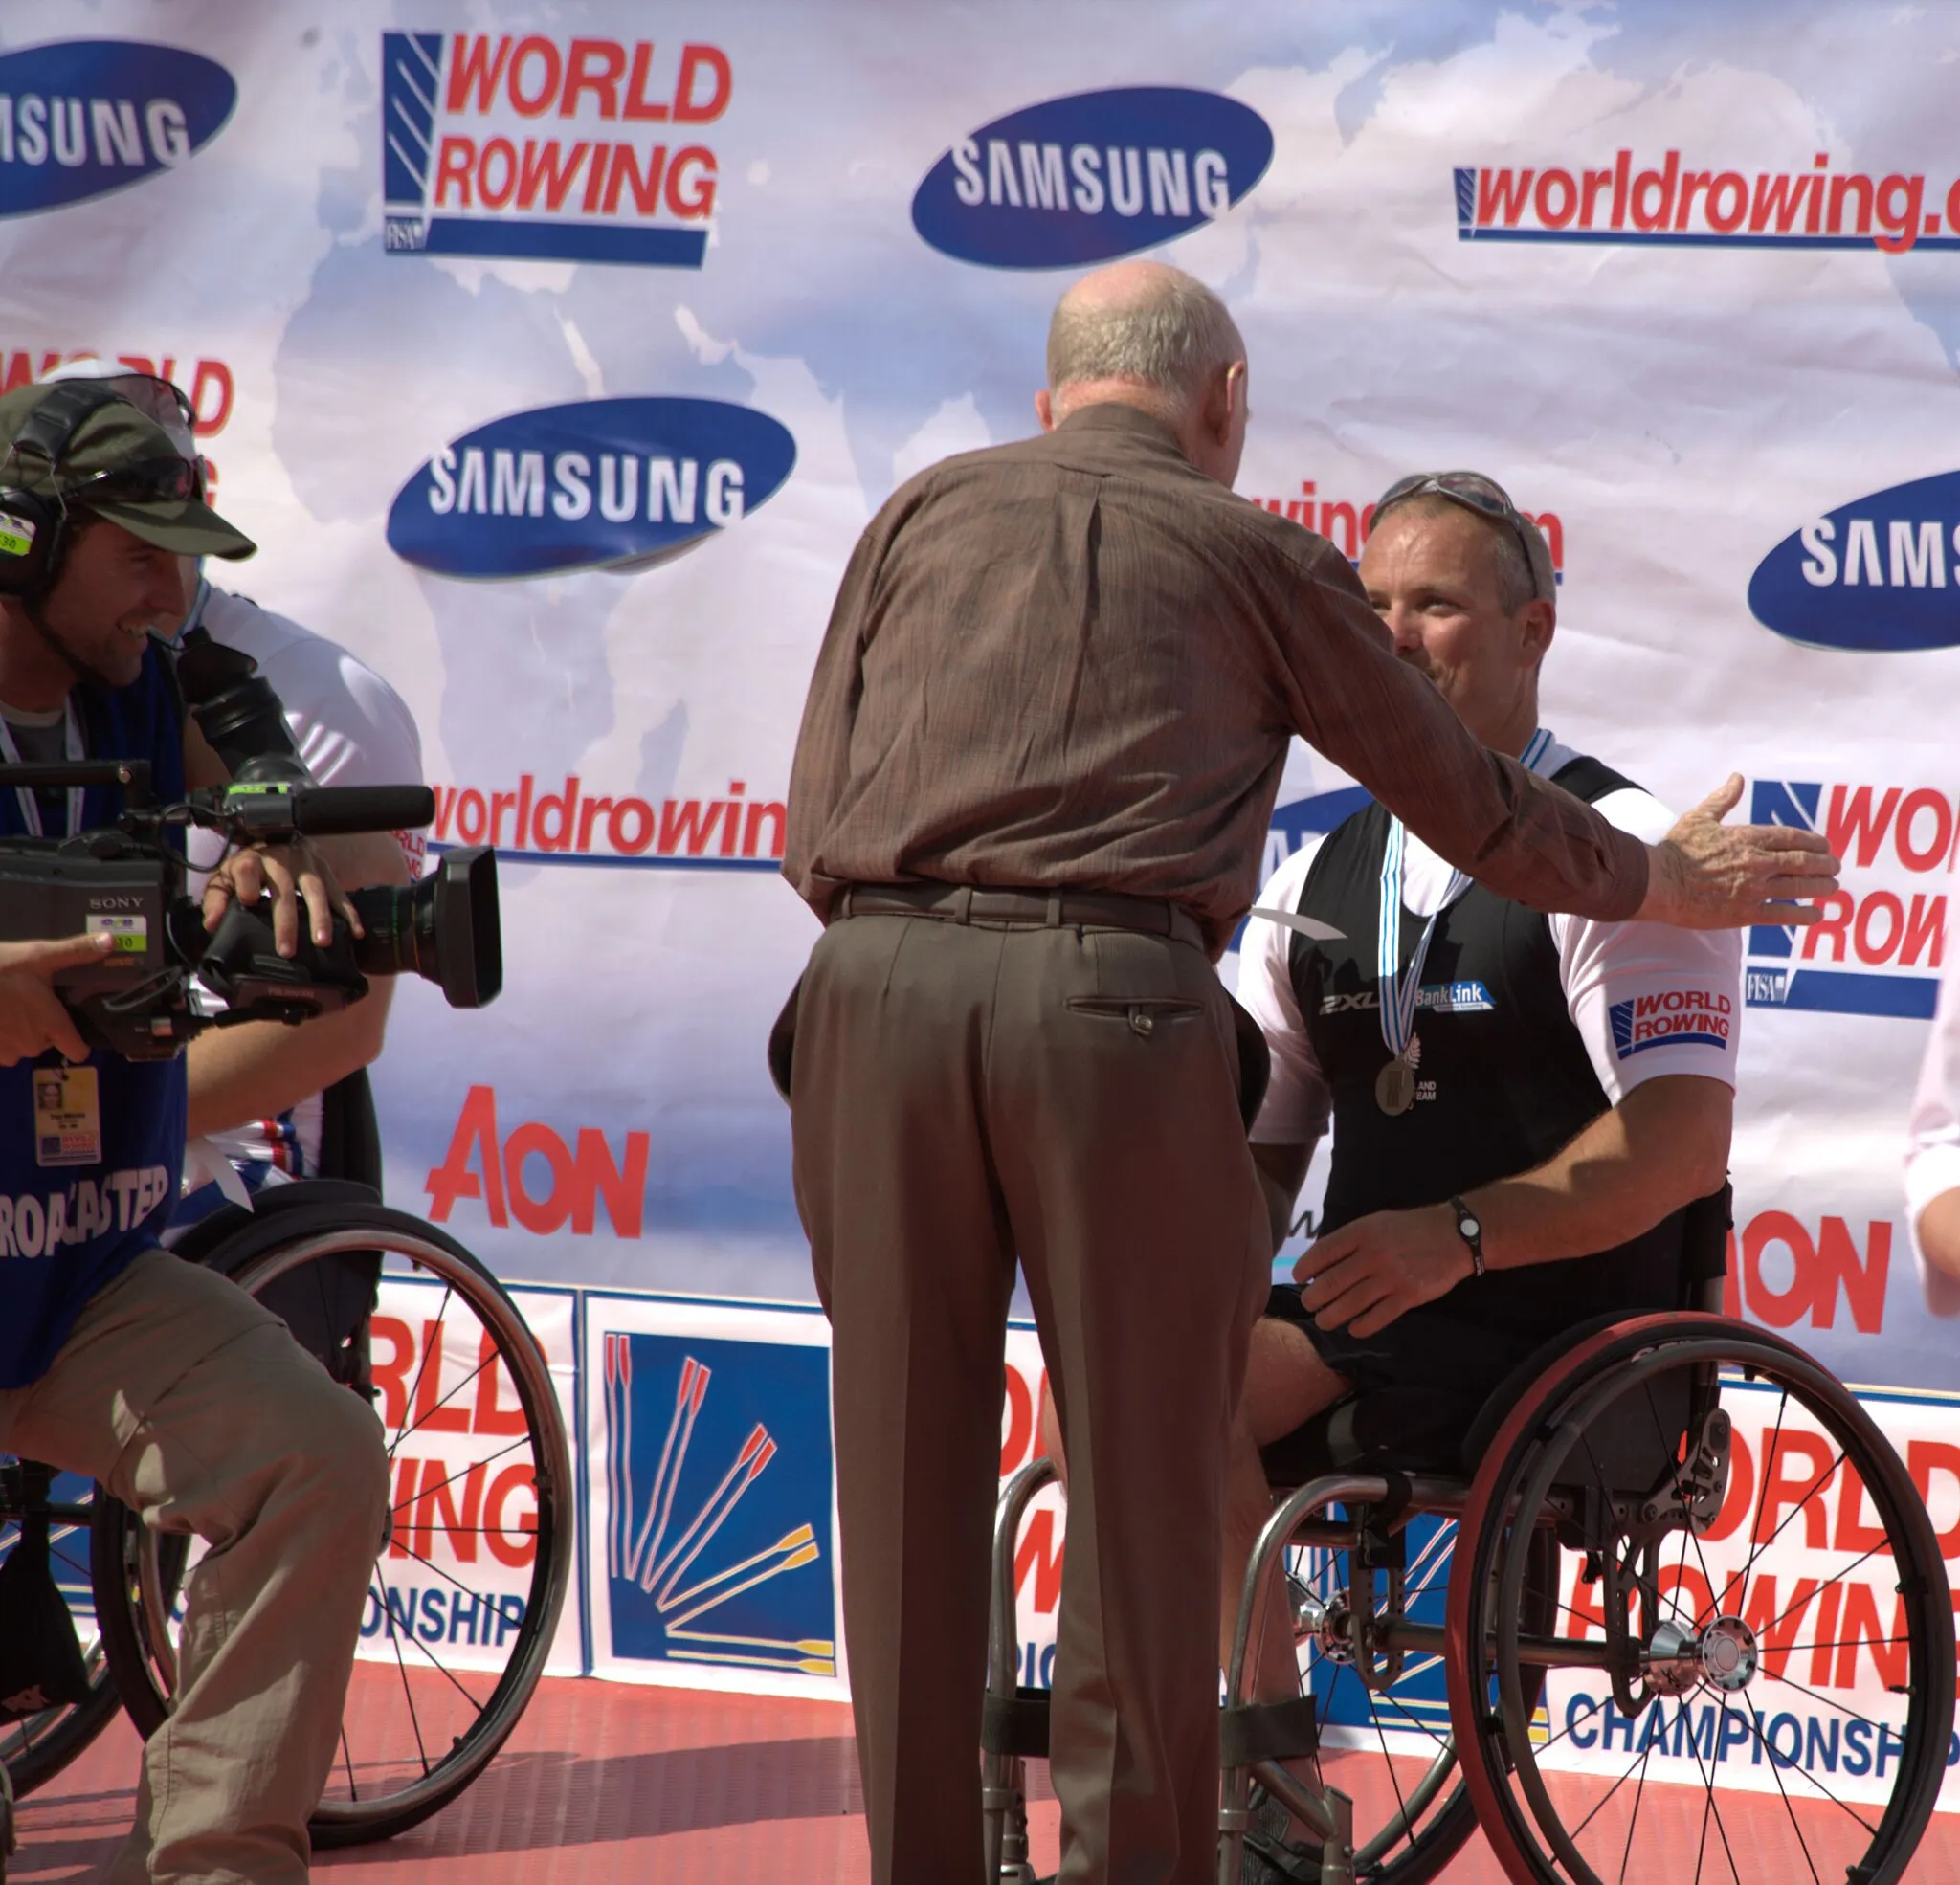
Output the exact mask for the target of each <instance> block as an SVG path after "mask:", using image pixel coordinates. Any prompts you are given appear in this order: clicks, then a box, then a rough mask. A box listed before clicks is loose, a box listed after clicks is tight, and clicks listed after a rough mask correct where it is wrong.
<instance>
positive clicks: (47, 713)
mask: <svg viewBox="0 0 1960 1885" xmlns="http://www.w3.org/2000/svg"><path fill="white" fill-rule="evenodd" d="M0 451H4V453H5V457H4V459H0V489H4V492H5V497H6V499H7V505H6V507H7V508H8V510H9V526H10V527H9V531H8V533H7V535H6V536H5V537H4V538H0V550H4V552H5V555H4V557H0V734H4V736H5V737H4V741H0V745H4V749H5V751H6V754H7V757H8V758H9V759H10V760H17V759H29V760H59V759H62V758H74V759H80V758H131V759H136V758H141V759H146V760H147V761H148V762H149V763H150V765H151V767H152V770H153V774H154V780H155V785H156V787H157V790H158V792H159V794H160V795H161V796H163V797H165V798H167V799H168V798H177V797H181V796H182V793H183V790H184V789H185V788H186V787H189V786H196V785H205V784H217V783H222V781H223V780H224V777H225V771H224V767H223V765H222V764H221V763H220V762H219V761H218V759H217V757H216V755H215V754H214V753H213V752H212V749H211V747H210V746H209V745H208V744H207V743H206V742H205V741H204V739H203V738H202V736H201V734H200V733H199V732H198V730H197V728H196V726H195V725H194V723H192V722H191V721H189V720H188V719H187V718H186V716H185V714H184V711H183V707H182V702H181V700H180V699H179V698H178V697H177V695H176V692H175V688H174V686H173V681H172V676H171V674H170V671H169V668H168V665H167V655H166V654H165V651H164V649H163V648H162V646H161V644H160V643H159V642H158V640H157V639H156V636H155V633H154V631H156V630H160V629H161V630H167V629H169V628H171V627H174V625H175V623H176V621H177V620H178V619H179V617H180V616H181V614H182V609H183V588H182V581H181V572H180V569H179V565H178V558H179V557H180V556H184V555H196V554H204V553H209V554H214V555H219V556H230V557H236V556H243V555H249V554H250V553H251V550H252V548H253V545H252V543H250V541H249V540H248V539H246V538H245V537H243V536H242V535H240V534H239V533H238V532H237V531H235V530H234V529H233V528H232V527H231V526H230V525H229V524H227V523H226V522H225V521H223V520H222V519H221V518H219V517H218V516H217V515H216V514H215V513H214V512H212V510H211V509H210V508H209V507H208V506H207V505H206V504H205V503H204V502H203V501H202V499H201V495H200V487H199V481H198V477H197V470H196V467H195V465H194V464H192V463H191V462H189V460H187V459H186V458H185V457H184V456H183V455H181V454H180V453H178V452H177V451H176V450H175V449H174V447H173V446H172V443H171V440H170V438H169V437H168V435H167V433H166V432H164V431H163V430H162V429H160V428H159V427H157V426H156V425H155V424H154V423H153V422H151V421H150V420H149V419H147V418H145V416H144V415H143V414H142V413H140V412H139V411H138V410H137V409H136V408H135V407H134V406H133V405H132V404H131V403H130V402H129V401H128V400H126V399H124V398H122V397H120V396H118V395H117V394H115V393H114V392H112V391H111V390H109V389H107V388H91V387H55V388H39V387H36V388H22V389H20V390H19V391H18V392H16V393H13V394H11V395H8V396H7V397H6V398H5V399H0ZM16 513H25V514H27V515H26V522H27V526H28V527H25V528H23V527H22V526H21V525H20V524H19V523H18V522H16V521H14V520H15V514H16ZM114 798H115V794H114V793H113V791H111V790H109V789H108V788H101V787H89V788H87V789H86V790H85V791H84V790H82V789H79V788H74V789H69V790H59V791H55V792H46V791H37V790H33V789H31V788H27V787H22V788H19V789H17V790H9V791H4V792H0V831H4V832H10V833H12V834H15V835H20V834H27V833H32V834H35V835H44V836H52V835H57V834H60V833H62V832H77V831H82V830H88V829H93V828H95V827H98V826H100V825H101V824H103V823H105V822H107V821H108V820H109V819H111V818H113V816H114V815H115V811H116V809H117V808H116V806H115V805H114V803H113V800H114ZM379 842H380V844H381V845H383V846H384V847H389V848H391V847H392V841H391V840H390V839H388V838H387V837H386V836H385V835H384V836H382V837H381V838H380V840H379ZM370 855H371V854H370V851H369V848H368V846H367V844H366V843H365V842H364V841H362V840H342V841H338V842H337V843H336V844H335V845H334V847H333V848H332V850H330V851H325V852H323V853H316V852H315V851H314V849H313V848H312V847H310V846H308V845H306V844H304V843H300V844H296V845H294V846H292V847H290V848H278V847H275V848H269V849H267V848H248V849H246V850H242V851H240V852H237V853H235V854H234V855H233V856H232V857H230V858H228V859H227V860H225V862H224V863H223V864H222V865H221V866H220V867H219V869H218V870H217V871H216V872H214V873H213V875H212V879H211V884H210V887H209V889H208V891H207V893H206V911H207V919H208V920H210V921H213V922H214V921H215V920H217V918H218V917H219V916H220V915H221V914H222V911H223V908H224V906H225V904H226V902H227V901H228V900H229V899H230V898H234V897H235V898H240V899H241V900H242V899H251V900H255V901H256V899H257V898H258V897H259V895H260V893H261V891H262V890H263V891H265V892H268V893H269V894H270V895H271V896H272V898H273V899H274V922H275V929H276V933H277V934H278V937H279V939H280V942H281V946H282V949H283V950H286V951H290V949H291V948H292V947H293V946H294V943H295V942H296V940H297V936H298V925H299V923H300V921H301V920H302V914H301V906H302V904H303V906H304V917H303V920H308V921H309V922H310V923H311V925H312V929H313V934H314V936H315V938H316V940H324V939H325V937H326V936H327V935H328V934H329V930H330V923H331V919H332V915H333V912H334V910H335V909H339V910H341V912H342V914H344V915H347V916H349V917H350V918H351V912H350V911H349V910H348V909H347V908H346V906H345V896H344V895H343V894H342V892H341V891H340V889H339V887H338V885H337V884H336V882H335V870H339V871H340V874H341V875H342V876H343V877H344V878H345V879H346V880H349V881H354V882H359V881H361V880H362V879H363V877H364V876H365V875H366V868H367V865H366V862H365V861H364V860H367V859H368V858H369V857H370ZM328 856H333V857H334V864H335V868H334V869H332V870H330V869H329V867H328V863H327V857H328ZM352 920H355V921H358V919H352ZM44 967H45V962H44V960H43V959H41V958H33V959H32V960H29V961H27V962H26V963H25V964H23V963H21V962H19V961H17V960H10V961H9V962H4V963H0V1001H4V1002H5V1003H6V1005H7V1006H8V1007H9V1008H11V1009H14V1010H15V1011H16V1012H20V1011H22V1010H26V1013H25V1018H24V1020H23V1021H22V1023H21V1026H20V1028H19V1029H16V1028H14V1027H13V1026H12V1025H11V1024H10V1025H9V1026H8V1027H7V1028H6V1029H4V1030H0V1038H4V1039H5V1040H6V1041H7V1044H8V1055H9V1059H10V1062H11V1064H8V1065H6V1066H5V1067H4V1068H0V1208H4V1216H0V1450H5V1451H7V1452H10V1453H16V1454H19V1455H23V1456H27V1457H32V1458H33V1459H37V1460H42V1461H46V1462H49V1463H51V1464H53V1465H55V1466H57V1467H60V1468H63V1469H66V1470H69V1471H74V1472H78V1473H81V1474H84V1475H88V1476H91V1477H94V1478H97V1479H100V1481H102V1482H103V1483H104V1484H105V1485H106V1486H107V1487H108V1488H109V1490H110V1491H111V1492H112V1493H113V1494H115V1495H116V1497H119V1498H121V1499H123V1501H124V1502H125V1503H127V1504H129V1505H130V1506H132V1507H134V1508H135V1509H137V1510H138V1511H140V1512H141V1514H142V1515H143V1517H144V1519H145V1521H146V1522H147V1523H148V1524H150V1525H151V1526H152V1527H154V1528H157V1529H159V1530H162V1531H166V1532H179V1533H192V1532H194V1533H196V1534H198V1535H200V1536H202V1537H203V1538H204V1539H205V1540H206V1541H208V1542H209V1543H210V1545H211V1547H212V1548H211V1550H210V1551H209V1552H208V1554H207V1555H206V1556H205V1557H204V1559H203V1560H202V1562H201V1563H199V1565H198V1566H197V1567H196V1569H195V1571H194V1572H193V1573H192V1576H191V1578H190V1580H189V1584H188V1586H187V1588H186V1610H185V1618H184V1626H183V1635H182V1642H181V1651H180V1673H181V1681H180V1683H179V1686H178V1689H177V1694H176V1698H175V1708H174V1712H173V1713H172V1714H171V1715H170V1717H169V1719H168V1720H167V1722H166V1723H165V1724H164V1725H163V1726H162V1727H161V1729H160V1730H159V1732H158V1733H157V1734H156V1735H155V1736H154V1737H153V1738H152V1739H151V1741H150V1742H149V1745H148V1750H147V1754H146V1758H145V1771H144V1780H143V1783H142V1786H141V1789H140V1792H139V1797H138V1803H137V1814H136V1825H135V1828H134V1830H133V1831H132V1834H131V1837H130V1841H129V1843H128V1845H127V1846H126V1847H125V1848H124V1850H123V1853H122V1855H121V1857H120V1858H119V1860H118V1861H117V1864H116V1867H115V1869H114V1871H113V1873H112V1877H113V1878H114V1879H115V1880H116V1881H117V1885H134V1881H136V1880H140V1879H155V1880H166V1879H168V1880H179V1879H181V1880H189V1879H196V1880H199V1881H206V1882H209V1881H234V1880H236V1881H241V1885H242V1881H248V1880H249V1881H252V1885H267V1882H268V1881H279V1880H294V1879H301V1878H304V1877H305V1876H306V1874H307V1865H308V1853H309V1847H308V1837H307V1831H306V1822H307V1816H308V1813H309V1811H310V1810H311V1809H312V1807H313V1805H314V1803H315V1801H316V1800H317V1799H318V1798H319V1795H320V1792H321V1787H322V1785H323V1780H324V1777H325V1774H326V1771H327V1768H328V1764H329V1763H330V1762H331V1760H332V1758H333V1755H334V1751H335V1745H336V1740H337V1736H338V1732H339V1728H340V1722H341V1706H342V1699H343V1696H344V1694H345V1686H346V1680H347V1674H348V1670H349V1667H350V1664H351V1659H352V1655H353V1649H354V1642H355V1635H356V1631H357V1629H358V1626H359V1622H360V1616H361V1608H362V1600H363V1597H364V1595H365V1592H366V1589H367V1578H368V1574H369V1571H370V1569H371V1567H372V1564H373V1557H374V1549H375V1541H376V1540H377V1539H378V1538H379V1537H380V1535H381V1529H382V1525H383V1521H384V1519H385V1515H386V1512H387V1508H388V1499H389V1489H388V1480H387V1474H386V1471H385V1467H384V1460H383V1449H382V1439H381V1432H380V1428H379V1425H378V1423H377V1421H376V1420H375V1418H374V1415H373V1413H372V1411H371V1410H370V1409H369V1408H367V1406H366V1405H365V1403H363V1402H362V1401H361V1400H360V1399H359V1398H357V1397H356V1396H354V1395H351V1394H349V1393H347V1392H346V1391H345V1389H344V1388H342V1387H340V1386H336V1385H335V1384H334V1383H333V1382H332V1381H330V1380H329V1379H328V1377H327V1375H326V1373H325V1372H324V1370H323V1369H322V1368H321V1367H320V1366H319V1365H318V1364H317V1363H315V1362H314V1361H313V1360H312V1359H311V1358H310V1357H308V1356H307V1355H306V1354H305V1353H304V1352H303V1351H302V1350H301V1349H300V1348H299V1347H298V1346H296V1345H295V1343H294V1342H292V1340H291V1339H290V1337H289V1336H288V1334H287V1331H286V1329H285V1326H284V1325H283V1324H282V1323H281V1322H279V1321H278V1319H276V1318H275V1317H273V1316H272V1315H270V1314H268V1313H267V1312H266V1311H265V1310H264V1309H263V1308H261V1307H260V1306H259V1305H258V1304H256V1303H255V1302H254V1301H253V1300H252V1299H251V1298H250V1297H247V1296H245V1295H244V1294H243V1293H242V1292H241V1291H239V1290H238V1289H236V1288H235V1287H234V1286H233V1285H232V1284H231V1283H229V1282H227V1281H225V1280H224V1279H223V1278H221V1277H219V1276H216V1275H212V1274H210V1273H209V1272H207V1271H205V1270H202V1269H199V1268H197V1267H196V1266H193V1265H190V1264H186V1263H181V1262H179V1261H177V1260H176V1259H175V1258H172V1257H169V1256H167V1255H166V1254H165V1253H163V1252H162V1251H161V1250H160V1249H159V1248H158V1242H157V1233H158V1232H159V1231H160V1230H161V1229H162V1227H163V1225H164V1224H165V1223H166V1221H167V1217H168V1214H169V1209H170V1205H171V1202H172V1201H173V1200H174V1198H175V1195H176V1190H177V1184H178V1174H179V1170H180V1167H181V1164H182V1162H183V1153H184V1142H185V1120H186V1109H187V1061H188V1062H189V1081H190V1082H192V1083H194V1082H195V1081H196V1080H197V1077H198V1073H197V1068H198V1064H199V1056H198V1055H197V1053H196V1050H195V1048H193V1050H192V1052H191V1053H190V1054H189V1055H188V1056H186V1055H180V1056H178V1057H176V1058H174V1059H170V1060H166V1061H154V1062H143V1063H137V1062H129V1061H123V1060H121V1059H119V1058H118V1057H117V1056H115V1055H113V1054H109V1053H102V1052H98V1053H92V1054H89V1055H87V1056H86V1057H85V1058H84V1059H83V1060H82V1061H81V1062H80V1064H79V1065H67V1066H62V1067H60V1068H58V1069H57V1071H59V1072H60V1074H61V1076H62V1095H61V1098H60V1100H59V1111H58V1113H53V1114H46V1113H45V1108H46V1106H47V1101H46V1099H45V1098H43V1097H42V1095H41V1094H40V1093H39V1092H38V1091H37V1087H38V1086H39V1085H41V1084H43V1082H37V1081H36V1078H35V1074H36V1072H37V1071H38V1072H40V1073H41V1074H43V1075H45V1074H46V1072H47V1071H48V1070H49V1069H50V1068H51V1067H54V1065H55V1063H54V1062H52V1061H49V1060H47V1059H45V1057H44V1058H43V1059H42V1061H41V1062H40V1064H39V1066H38V1067H37V1066H36V1065H35V1063H34V1062H33V1061H31V1060H30V1059H28V1058H25V1057H19V1058H15V1057H13V1056H15V1055H21V1056H25V1055H28V1054H31V1053H33V1052H34V1051H35V1049H36V1046H37V1039H38V1041H39V1042H41V1043H45V1044H48V1045H52V1047H53V1048H54V1049H55V1050H56V1051H57V1052H61V1053H64V1054H66V1055H69V1056H71V1057H72V1056H73V1052H74V1050H75V1049H77V1048H78V1047H80V1046H81V1045H82V1044H81V1043H80V1042H79V1041H76V1040H63V1039H62V1038H61V1035H60V1033H59V1031H58V1030H56V1028H55V1027H53V1026H52V1025H51V1024H50V1017H49V1016H48V1014H47V1012H46V1009H45V1006H44V1005H41V1004H38V1001H37V985H38V982H39V978H40V972H41V970H42V969H43V968H44ZM364 1006H367V1005H366V1004H357V1005H355V1006H354V1007H352V1008H350V1009H346V1010H345V1011H344V1014H342V1015H330V1016H327V1017H323V1020H322V1021H320V1022H315V1023H309V1024H307V1026H306V1027H304V1028H301V1029H297V1030H293V1031H290V1032H289V1033H286V1034H285V1035H284V1036H283V1037H281V1036H278V1035H276V1034H259V1035H257V1038H256V1042H254V1043H252V1044H251V1052H250V1053H249V1054H248V1053H246V1049H247V1046H248V1044H247V1043H246V1042H242V1041H232V1042H227V1043H226V1050H227V1058H226V1063H225V1065H224V1066H223V1067H222V1068H220V1069H217V1070H215V1071H217V1072H218V1073H219V1074H221V1075H222V1076H223V1078H224V1079H225V1080H226V1081H228V1082H229V1083H230V1084H229V1088H228V1090H229V1091H230V1092H231V1093H232V1094H233V1095H234V1099H235V1100H236V1102H237V1104H238V1105H240V1106H242V1108H243V1110H242V1111H241V1112H240V1113H239V1115H238V1117H240V1118H244V1117H250V1116H251V1115H252V1114H254V1113H256V1112H259V1111H261V1110H264V1108H265V1106H266V1104H267V1102H268V1099H269V1098H274V1097H276V1094H277V1092H278V1090H279V1089H281V1088H282V1087H283V1086H286V1085H290V1086H291V1089H292V1091H291V1095H290V1097H291V1098H297V1097H298V1096H299V1095H300V1094H301V1093H304V1092H307V1091H310V1090H312V1089H313V1088H316V1087H318V1086H319V1085H320V1084H321V1083H322V1081H323V1079H331V1078H333V1077H337V1076H338V1075H339V1074H341V1073H343V1072H345V1071H346V1068H345V1065H342V1064H340V1063H341V1061H342V1060H343V1059H344V1057H345V1055H346V1054H348V1053H353V1054H355V1055H357V1056H358V1057H357V1058H355V1059H354V1060H353V1061H351V1062H350V1063H349V1064H353V1065H358V1064H360V1062H361V1060H363V1059H365V1058H367V1057H369V1055H370V1053H371V1048H370V1047H368V1046H367V1031H368V1030H370V1029H374V1030H377V1031H378V1026H379V1016H378V1014H373V1013H370V1014H369V1015H367V1016H364V1017H362V1018H361V1019H360V1021H359V1022H358V1023H348V1024H347V1025H345V1026H340V1025H336V1024H341V1023H342V1022H343V1021H344V1020H345V1016H347V1015H357V1014H358V1013H359V1011H360V1009H361V1008H362V1007H364ZM36 1014H38V1016H39V1019H38V1021H36V1020H35V1018H34V1017H35V1015H36ZM37 1031H38V1032H37ZM235 1033H236V1034H237V1035H254V1034H256V1030H252V1029H240V1030H237V1031H235ZM208 1038H209V1037H208ZM375 1043H376V1044H377V1045H378V1032H377V1033H376V1036H375ZM241 1056H242V1057H241ZM248 1075H249V1076H251V1077H245V1076H248ZM260 1076H262V1077H260ZM309 1083H310V1084H309ZM278 1103H279V1104H283V1103H286V1102H285V1101H284V1100H278ZM37 1108H40V1109H43V1110H42V1111H39V1112H37V1110H36V1109H37ZM17 1555H18V1554H16V1556H17ZM11 1563H12V1560H10V1568H11ZM7 1699H8V1698H6V1697H0V1701H6V1700H7ZM14 1699H16V1700H18V1699H20V1698H14Z"/></svg>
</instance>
